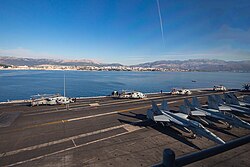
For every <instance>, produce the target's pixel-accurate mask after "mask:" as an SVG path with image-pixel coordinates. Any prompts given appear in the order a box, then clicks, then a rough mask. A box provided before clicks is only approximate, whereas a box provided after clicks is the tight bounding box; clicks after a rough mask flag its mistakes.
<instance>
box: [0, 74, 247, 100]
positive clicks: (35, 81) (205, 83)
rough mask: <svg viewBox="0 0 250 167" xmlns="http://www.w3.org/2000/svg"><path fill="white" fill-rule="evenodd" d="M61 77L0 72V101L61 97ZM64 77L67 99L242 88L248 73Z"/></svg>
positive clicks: (80, 75)
mask: <svg viewBox="0 0 250 167" xmlns="http://www.w3.org/2000/svg"><path fill="white" fill-rule="evenodd" d="M63 76H64V71H25V70H20V71H15V70H8V71H3V70H2V71H1V70H0V101H7V99H9V100H17V99H29V98H30V96H31V95H35V94H38V93H39V94H53V93H60V94H63ZM65 76H66V96H70V97H89V96H103V95H108V94H110V93H111V92H112V91H113V90H122V89H125V90H138V91H142V92H147V93H150V92H160V90H163V91H170V90H171V88H173V87H176V88H182V87H185V88H208V87H213V86H214V85H218V84H223V85H225V86H226V87H228V88H241V87H242V84H243V83H249V82H250V73H230V72H115V71H114V72H108V71H102V72H94V71H87V72H85V71H65ZM192 80H195V81H197V82H192Z"/></svg>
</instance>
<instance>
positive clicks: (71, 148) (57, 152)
mask: <svg viewBox="0 0 250 167" xmlns="http://www.w3.org/2000/svg"><path fill="white" fill-rule="evenodd" d="M123 126H125V125H123ZM140 129H144V127H141V128H140ZM137 130H139V129H137ZM134 131H136V130H134ZM134 131H130V132H129V131H127V132H123V133H119V134H116V135H112V136H109V137H105V138H101V139H97V140H94V141H91V142H87V143H84V144H81V145H77V146H76V147H69V148H66V149H63V150H60V151H56V152H53V153H49V154H45V155H41V156H38V157H35V158H31V159H28V160H24V161H19V162H16V163H13V164H10V165H7V166H16V165H20V164H24V163H26V162H31V161H34V160H38V159H41V158H45V157H48V156H51V155H55V154H59V153H62V152H65V151H70V150H73V149H76V148H80V147H84V146H87V145H90V144H94V143H97V142H100V141H104V140H108V139H112V138H115V137H118V136H122V135H125V134H129V133H131V132H134Z"/></svg>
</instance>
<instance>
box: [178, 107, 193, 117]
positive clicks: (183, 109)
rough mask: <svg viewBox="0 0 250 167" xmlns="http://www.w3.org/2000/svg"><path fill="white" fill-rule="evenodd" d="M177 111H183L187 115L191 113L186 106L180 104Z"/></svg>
mask: <svg viewBox="0 0 250 167" xmlns="http://www.w3.org/2000/svg"><path fill="white" fill-rule="evenodd" d="M179 111H180V112H181V113H184V114H187V115H191V111H190V108H189V107H188V106H185V105H180V106H179Z"/></svg>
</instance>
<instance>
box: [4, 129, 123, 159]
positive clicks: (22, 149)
mask: <svg viewBox="0 0 250 167" xmlns="http://www.w3.org/2000/svg"><path fill="white" fill-rule="evenodd" d="M124 126H125V125H118V126H114V127H110V128H106V129H101V130H97V131H93V132H88V133H83V134H80V135H76V136H72V137H68V138H64V139H60V140H56V141H51V142H47V143H43V144H38V145H35V146H30V147H26V148H21V149H18V150H14V151H9V152H5V153H2V155H1V156H0V158H2V157H6V156H10V155H15V154H18V153H20V152H24V151H30V150H35V149H39V148H43V147H47V146H51V145H55V144H59V143H63V142H66V141H70V140H74V139H78V138H82V137H86V136H91V135H95V134H99V133H103V132H108V131H111V130H114V129H119V128H122V127H124Z"/></svg>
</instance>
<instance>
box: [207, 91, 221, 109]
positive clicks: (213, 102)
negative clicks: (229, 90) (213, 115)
mask: <svg viewBox="0 0 250 167" xmlns="http://www.w3.org/2000/svg"><path fill="white" fill-rule="evenodd" d="M208 108H211V109H215V110H219V105H218V103H217V102H216V100H215V97H214V96H213V95H209V96H208Z"/></svg>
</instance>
